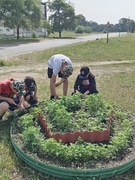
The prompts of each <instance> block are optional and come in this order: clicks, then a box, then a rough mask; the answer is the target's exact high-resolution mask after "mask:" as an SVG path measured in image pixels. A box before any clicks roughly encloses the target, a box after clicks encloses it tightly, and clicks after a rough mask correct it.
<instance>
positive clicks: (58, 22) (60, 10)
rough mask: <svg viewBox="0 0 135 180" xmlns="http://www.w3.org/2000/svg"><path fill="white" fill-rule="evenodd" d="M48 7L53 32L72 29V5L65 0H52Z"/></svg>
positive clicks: (73, 16) (74, 22)
mask: <svg viewBox="0 0 135 180" xmlns="http://www.w3.org/2000/svg"><path fill="white" fill-rule="evenodd" d="M49 9H50V12H51V16H50V17H49V19H50V20H51V23H52V26H53V29H54V31H55V32H58V33H59V37H61V33H62V31H63V30H74V29H75V27H76V17H75V11H74V8H73V6H72V5H71V4H70V3H66V0H53V1H51V2H50V3H49Z"/></svg>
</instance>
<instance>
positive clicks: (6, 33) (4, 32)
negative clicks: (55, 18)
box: [0, 0, 47, 38]
mask: <svg viewBox="0 0 135 180" xmlns="http://www.w3.org/2000/svg"><path fill="white" fill-rule="evenodd" d="M39 6H40V8H41V13H42V14H41V18H42V19H47V11H46V3H42V2H41V0H39ZM16 36H17V32H16V29H9V28H7V27H5V26H4V21H0V38H3V37H16ZM19 36H20V37H32V36H37V37H38V36H47V30H46V29H45V28H38V29H34V30H31V29H21V28H20V29H19Z"/></svg>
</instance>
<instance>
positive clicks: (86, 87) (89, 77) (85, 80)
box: [74, 66, 98, 95]
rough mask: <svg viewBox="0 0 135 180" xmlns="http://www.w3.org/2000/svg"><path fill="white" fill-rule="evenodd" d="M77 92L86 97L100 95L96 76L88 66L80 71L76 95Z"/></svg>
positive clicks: (75, 86)
mask: <svg viewBox="0 0 135 180" xmlns="http://www.w3.org/2000/svg"><path fill="white" fill-rule="evenodd" d="M76 91H78V92H80V93H82V94H84V95H89V94H94V93H98V90H97V88H96V81H95V76H94V75H93V74H92V73H91V72H90V69H89V67H87V66H83V67H82V68H81V69H80V74H79V75H78V76H77V78H76V81H75V84H74V93H76Z"/></svg>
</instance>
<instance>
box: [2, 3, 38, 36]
mask: <svg viewBox="0 0 135 180" xmlns="http://www.w3.org/2000/svg"><path fill="white" fill-rule="evenodd" d="M5 3H6V5H7V7H5ZM0 5H1V8H2V9H1V10H0V14H1V15H2V17H1V18H2V19H3V20H4V25H5V26H6V27H8V28H11V29H13V28H16V29H17V39H19V29H20V28H30V27H32V28H36V27H38V26H39V23H40V19H41V12H40V0H1V2H0Z"/></svg>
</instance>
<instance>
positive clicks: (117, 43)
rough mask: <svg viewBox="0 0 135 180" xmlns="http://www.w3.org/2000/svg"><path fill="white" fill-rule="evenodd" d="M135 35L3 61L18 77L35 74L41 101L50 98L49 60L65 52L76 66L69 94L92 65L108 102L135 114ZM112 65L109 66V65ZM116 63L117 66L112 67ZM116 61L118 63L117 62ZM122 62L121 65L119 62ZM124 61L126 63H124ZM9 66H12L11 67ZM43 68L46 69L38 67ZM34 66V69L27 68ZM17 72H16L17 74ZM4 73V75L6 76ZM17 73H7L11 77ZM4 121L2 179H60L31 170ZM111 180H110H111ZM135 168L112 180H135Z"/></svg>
mask: <svg viewBox="0 0 135 180" xmlns="http://www.w3.org/2000/svg"><path fill="white" fill-rule="evenodd" d="M134 47H135V34H129V35H128V36H122V37H118V38H111V39H109V43H106V40H105V39H99V40H96V41H88V42H86V43H78V44H74V45H69V46H66V47H60V48H53V49H48V50H46V51H40V52H34V53H31V54H25V55H21V56H17V57H13V58H9V59H2V60H1V61H2V62H6V63H7V64H8V63H9V68H10V67H11V68H12V66H15V67H16V68H19V67H20V69H21V68H22V67H25V68H26V70H25V71H23V70H20V74H19V73H18V76H19V75H20V76H22V75H24V76H25V75H26V74H35V78H36V81H37V84H38V95H39V100H40V101H42V100H44V99H46V98H49V95H50V92H49V80H48V78H47V75H46V73H47V60H48V59H49V58H50V56H51V55H53V54H56V53H62V54H65V55H67V56H69V57H70V58H71V59H72V61H73V64H74V72H73V75H72V76H71V77H70V78H69V89H68V95H70V94H71V92H72V91H73V85H74V81H75V78H76V76H77V74H78V73H79V70H80V67H81V66H82V65H89V67H90V69H91V71H92V73H93V74H94V75H95V77H96V82H97V88H98V90H99V92H100V93H101V94H102V95H103V97H104V98H105V100H106V101H109V102H111V103H112V104H115V105H116V106H118V107H120V108H122V109H125V110H126V111H129V112H130V113H132V114H134V115H135V110H134V107H135V102H134V99H135V93H134V89H135V61H134V60H135V51H134ZM131 60H132V61H131ZM106 62H108V63H106ZM111 62H113V64H111ZM114 62H115V63H114ZM118 62H119V63H118ZM120 62H122V63H120ZM7 64H6V65H5V66H8V65H7ZM39 65H41V67H42V66H43V68H38V66H39ZM28 66H31V69H32V70H29V69H27V67H28ZM15 73H16V72H15ZM3 74H4V73H2V74H1V76H3ZM11 74H12V75H14V70H13V71H11V72H8V73H6V74H5V76H7V77H10V75H11ZM57 91H58V94H59V95H62V87H58V88H57ZM6 116H7V117H5V119H4V120H3V121H1V122H0V171H1V174H0V180H9V179H10V180H12V179H15V180H21V179H23V180H42V179H45V180H56V179H57V178H56V177H49V176H48V175H44V174H41V173H39V172H36V171H35V170H33V169H31V168H30V167H28V166H27V165H26V164H25V163H23V162H21V161H20V159H19V158H18V157H17V156H16V154H15V153H14V150H13V149H12V146H11V142H10V136H9V130H10V121H12V120H11V119H9V118H8V114H7V115H6ZM110 179H111V178H109V180H110ZM134 179H135V167H133V168H132V169H131V170H129V171H128V172H126V173H124V174H123V175H120V176H117V177H113V178H112V180H134Z"/></svg>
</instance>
